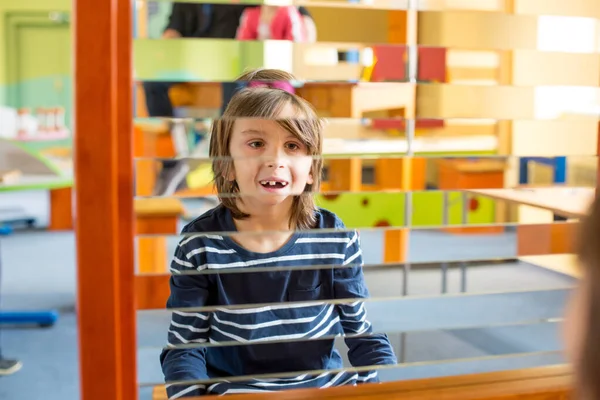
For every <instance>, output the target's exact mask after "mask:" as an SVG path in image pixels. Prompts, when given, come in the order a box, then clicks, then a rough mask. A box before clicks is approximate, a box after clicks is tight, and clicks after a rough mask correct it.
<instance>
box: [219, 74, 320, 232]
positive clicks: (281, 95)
mask: <svg viewBox="0 0 600 400" xmlns="http://www.w3.org/2000/svg"><path fill="white" fill-rule="evenodd" d="M252 74H253V75H252ZM244 77H251V79H259V80H265V81H269V80H271V81H281V80H282V78H285V80H296V78H295V77H294V76H293V75H291V74H288V73H286V72H284V71H279V70H259V71H256V72H254V73H252V72H249V73H246V74H244V75H242V77H240V79H238V80H243V79H242V78H244ZM288 104H290V105H291V106H292V107H293V108H294V109H295V110H296V118H293V119H289V118H288V119H278V116H279V115H280V113H281V111H282V110H283V109H284V107H285V106H286V105H288ZM236 118H262V119H273V120H276V122H277V123H278V124H279V125H280V126H281V127H282V128H284V129H285V130H287V131H288V132H290V133H292V134H293V135H294V136H296V137H297V138H298V140H300V141H301V142H302V143H304V145H305V146H306V148H307V150H308V155H309V156H312V157H313V161H312V168H311V174H312V176H313V183H312V184H311V185H306V188H305V191H304V192H303V193H302V194H301V195H298V196H296V197H295V198H294V201H293V205H292V213H291V215H290V227H291V228H292V229H311V228H314V227H315V223H316V215H315V211H316V208H317V207H316V204H315V200H314V196H313V195H312V193H311V192H313V191H318V190H319V187H320V184H321V174H322V170H323V161H322V160H321V157H320V155H321V152H322V149H323V121H322V120H321V119H320V118H318V117H317V115H316V113H315V110H314V109H313V107H312V106H311V105H310V103H308V102H307V101H306V100H304V99H302V98H300V97H298V96H296V95H294V94H292V93H288V92H286V91H284V90H279V89H271V88H252V89H243V90H241V91H240V92H238V93H236V94H235V95H234V96H233V97H232V99H231V101H230V102H229V104H228V106H227V108H226V110H225V112H224V113H223V116H222V117H221V118H220V119H217V120H215V121H214V123H213V126H212V132H211V137H210V150H209V154H210V157H211V158H213V162H212V170H213V174H214V179H215V184H216V186H217V192H218V194H219V200H220V201H221V204H223V205H224V206H225V207H227V208H228V209H229V210H230V211H231V213H232V215H233V217H234V218H236V219H244V218H247V217H249V215H248V214H245V213H243V212H242V211H241V210H240V208H239V207H238V204H237V200H236V198H235V197H234V196H231V194H235V193H239V187H238V185H237V183H236V182H235V181H230V180H229V179H228V177H229V176H231V169H232V168H233V160H231V158H230V157H231V153H230V151H229V145H230V142H231V136H232V134H233V127H234V124H235V120H236ZM224 194H227V195H226V196H224Z"/></svg>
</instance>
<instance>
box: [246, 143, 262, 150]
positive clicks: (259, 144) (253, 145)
mask: <svg viewBox="0 0 600 400" xmlns="http://www.w3.org/2000/svg"><path fill="white" fill-rule="evenodd" d="M249 145H250V147H252V148H255V149H257V148H259V147H262V146H263V143H262V142H259V141H255V142H250V143H249Z"/></svg>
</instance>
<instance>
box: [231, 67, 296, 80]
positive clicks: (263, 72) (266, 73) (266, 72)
mask: <svg viewBox="0 0 600 400" xmlns="http://www.w3.org/2000/svg"><path fill="white" fill-rule="evenodd" d="M236 80H237V81H243V82H250V81H281V82H290V81H296V80H298V79H297V78H296V77H295V76H294V75H292V74H290V73H289V72H286V71H282V70H280V69H270V68H257V69H252V70H249V71H246V72H244V73H243V74H242V75H240V76H239V77H238V78H237V79H236Z"/></svg>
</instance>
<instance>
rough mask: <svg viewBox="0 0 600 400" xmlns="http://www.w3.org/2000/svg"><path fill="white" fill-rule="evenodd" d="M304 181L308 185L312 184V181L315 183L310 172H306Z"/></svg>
mask: <svg viewBox="0 0 600 400" xmlns="http://www.w3.org/2000/svg"><path fill="white" fill-rule="evenodd" d="M306 183H307V184H309V185H312V184H313V183H315V180H314V178H313V174H312V172H311V173H310V174H308V179H307V180H306Z"/></svg>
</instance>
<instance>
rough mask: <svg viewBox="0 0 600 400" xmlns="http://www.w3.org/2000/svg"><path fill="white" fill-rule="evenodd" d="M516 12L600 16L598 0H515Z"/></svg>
mask: <svg viewBox="0 0 600 400" xmlns="http://www.w3.org/2000/svg"><path fill="white" fill-rule="evenodd" d="M515 12H516V13H517V14H536V15H561V16H571V17H592V18H600V2H599V1H598V0H516V1H515Z"/></svg>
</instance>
